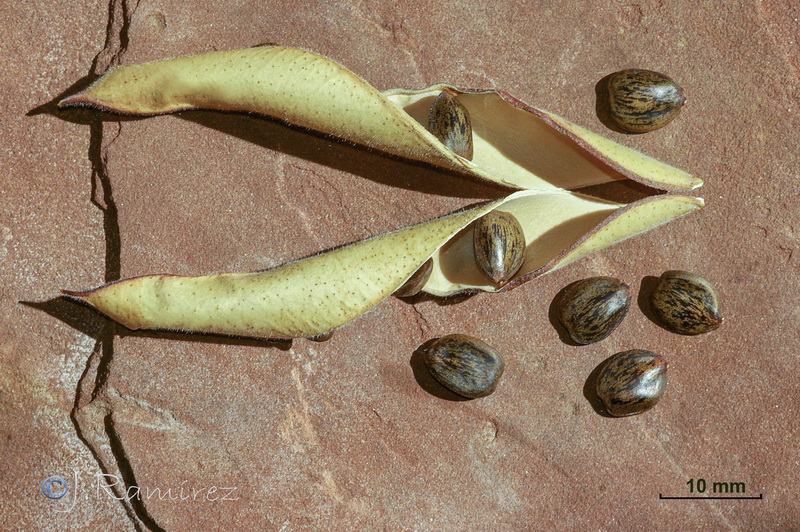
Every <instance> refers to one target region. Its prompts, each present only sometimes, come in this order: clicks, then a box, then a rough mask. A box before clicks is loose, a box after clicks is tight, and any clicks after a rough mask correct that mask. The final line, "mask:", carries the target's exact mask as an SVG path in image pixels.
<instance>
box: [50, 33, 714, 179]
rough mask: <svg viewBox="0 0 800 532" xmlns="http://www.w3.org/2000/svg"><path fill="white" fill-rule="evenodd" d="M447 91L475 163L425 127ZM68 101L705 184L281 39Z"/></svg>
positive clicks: (512, 162) (521, 109) (529, 115)
mask: <svg viewBox="0 0 800 532" xmlns="http://www.w3.org/2000/svg"><path fill="white" fill-rule="evenodd" d="M442 92H447V93H448V94H450V95H453V97H454V98H455V99H456V100H457V101H458V103H459V104H460V105H462V106H463V107H464V108H465V109H466V111H467V113H468V115H469V117H470V120H471V127H472V137H473V147H474V153H473V158H472V161H469V160H467V159H465V158H464V157H461V156H459V155H457V154H455V153H454V152H453V151H452V150H450V149H449V148H447V147H446V146H445V145H444V144H442V143H441V142H440V141H439V140H438V139H437V138H436V136H434V135H433V134H432V133H430V132H429V131H428V130H427V125H428V120H429V111H430V108H431V105H432V103H433V102H434V100H435V99H436V97H438V96H439V95H440V94H441V93H442ZM59 105H60V106H61V107H69V106H89V107H94V108H98V109H103V110H107V111H111V112H116V113H121V114H130V115H157V114H164V113H172V112H176V111H184V110H188V109H210V110H222V111H239V112H246V113H253V114H260V115H266V116H271V117H275V118H278V119H281V120H285V121H286V122H289V123H291V124H294V125H297V126H301V127H305V128H308V129H312V130H315V131H319V132H322V133H325V134H328V135H331V136H333V137H337V138H340V139H343V140H346V141H349V142H353V143H355V144H358V145H362V146H367V147H370V148H374V149H376V150H379V151H382V152H385V153H388V154H391V155H395V156H400V157H404V158H408V159H412V160H416V161H422V162H425V163H428V164H431V165H434V166H439V167H444V168H447V169H450V170H454V171H457V172H461V173H464V174H467V175H470V176H473V177H478V178H481V179H485V180H488V181H492V182H495V183H500V184H503V185H506V186H508V187H512V188H517V189H553V188H556V189H576V188H580V187H585V186H590V185H596V184H600V183H606V182H610V181H614V180H618V179H624V178H628V179H634V180H636V181H638V182H640V183H644V184H647V185H649V186H651V187H654V188H656V189H659V190H675V191H677V190H691V189H694V188H696V187H699V186H701V185H702V181H701V180H700V179H698V178H696V177H694V176H691V175H689V174H687V173H686V172H683V171H681V170H678V169H677V168H673V167H671V166H669V165H666V164H664V163H661V162H659V161H656V160H655V159H652V158H650V157H647V156H646V155H642V154H641V153H639V152H636V151H634V150H631V149H629V148H626V147H624V146H622V145H620V144H617V143H615V142H613V141H611V140H608V139H606V138H604V137H601V136H600V135H597V134H595V133H592V132H590V131H588V130H586V129H583V128H581V127H579V126H577V125H575V124H572V123H571V122H569V121H567V120H565V119H563V118H561V117H558V116H556V115H554V114H552V113H548V112H547V111H543V110H541V109H537V108H534V107H531V106H528V105H526V104H524V103H522V102H521V101H519V100H517V99H516V98H514V97H513V96H510V95H508V94H506V93H504V92H501V91H495V90H461V89H457V88H455V87H451V86H449V85H445V84H440V85H434V86H431V87H428V88H426V89H421V90H406V89H393V90H389V91H385V92H383V93H381V92H378V91H377V90H376V89H375V88H374V87H372V86H371V85H370V84H369V83H367V82H366V81H364V80H363V79H361V78H360V77H358V76H357V75H355V74H354V73H353V72H351V71H350V70H348V69H346V68H345V67H343V66H341V65H339V64H338V63H336V62H335V61H332V60H331V59H328V58H326V57H323V56H321V55H318V54H315V53H313V52H309V51H306V50H299V49H294V48H285V47H282V46H265V47H258V48H248V49H244V50H229V51H219V52H209V53H204V54H198V55H192V56H185V57H178V58H175V59H168V60H164V61H155V62H152V63H144V64H139V65H132V66H126V67H122V68H117V69H115V70H112V71H110V72H108V73H107V74H105V75H104V76H103V77H102V78H100V79H99V80H97V81H96V82H95V83H94V84H93V85H91V86H90V87H89V88H87V89H86V90H85V91H83V92H81V93H79V94H76V95H74V96H71V97H69V98H66V99H64V100H63V101H62V102H61V103H60V104H59Z"/></svg>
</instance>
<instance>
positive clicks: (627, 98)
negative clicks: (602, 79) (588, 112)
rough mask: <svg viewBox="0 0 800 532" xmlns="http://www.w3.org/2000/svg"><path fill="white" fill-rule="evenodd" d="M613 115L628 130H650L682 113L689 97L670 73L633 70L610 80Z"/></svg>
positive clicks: (618, 73) (609, 92)
mask: <svg viewBox="0 0 800 532" xmlns="http://www.w3.org/2000/svg"><path fill="white" fill-rule="evenodd" d="M608 96H609V110H610V112H611V118H613V119H614V121H615V122H616V123H617V125H619V126H620V127H621V128H622V129H624V130H625V131H628V132H630V133H646V132H648V131H654V130H656V129H659V128H662V127H664V126H665V125H667V124H668V123H670V122H671V121H672V120H673V119H674V118H675V117H676V116H678V113H680V110H681V108H682V107H683V104H684V103H685V102H686V98H685V97H684V96H683V89H682V88H681V87H680V86H678V84H677V83H675V82H674V81H672V79H671V78H670V77H669V76H666V75H664V74H662V73H660V72H654V71H652V70H638V69H629V70H621V71H619V72H615V73H614V74H612V75H611V77H610V78H609V79H608Z"/></svg>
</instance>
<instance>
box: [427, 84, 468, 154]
mask: <svg viewBox="0 0 800 532" xmlns="http://www.w3.org/2000/svg"><path fill="white" fill-rule="evenodd" d="M428 131H430V132H431V133H433V134H434V136H436V138H438V139H439V140H440V141H441V142H442V144H444V145H445V146H447V147H448V148H450V149H451V150H452V151H453V152H454V153H456V154H457V155H460V156H461V157H464V158H465V159H470V160H472V121H471V120H470V118H469V112H468V111H467V108H466V107H464V104H462V103H461V102H459V101H458V98H457V97H456V95H455V94H454V93H451V92H449V91H444V92H441V93H440V94H439V96H437V97H436V99H435V100H433V103H432V104H431V108H430V111H429V112H428Z"/></svg>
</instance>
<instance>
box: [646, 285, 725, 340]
mask: <svg viewBox="0 0 800 532" xmlns="http://www.w3.org/2000/svg"><path fill="white" fill-rule="evenodd" d="M650 306H651V308H652V309H653V313H654V314H655V315H656V318H657V319H658V321H659V323H660V324H661V325H662V326H663V327H664V328H666V329H667V330H670V331H672V332H675V333H678V334H687V335H695V334H703V333H707V332H709V331H713V330H714V329H716V328H718V327H719V326H720V325H722V322H723V320H724V318H723V317H722V312H721V310H720V305H719V295H718V294H717V291H716V289H715V288H714V286H713V285H712V284H711V283H710V282H708V281H707V280H706V279H703V278H702V277H700V276H699V275H696V274H694V273H690V272H685V271H679V270H670V271H667V272H664V273H663V274H662V275H661V278H660V279H659V281H658V284H657V285H656V287H655V290H653V293H652V294H651V296H650Z"/></svg>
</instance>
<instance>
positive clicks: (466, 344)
mask: <svg viewBox="0 0 800 532" xmlns="http://www.w3.org/2000/svg"><path fill="white" fill-rule="evenodd" d="M423 360H424V361H425V365H426V366H428V370H429V371H430V372H431V375H433V378H435V379H436V380H437V381H439V383H440V384H441V385H442V386H444V387H445V388H447V389H449V390H450V391H452V392H455V393H457V394H458V395H461V396H463V397H469V398H472V399H475V398H478V397H486V396H487V395H490V394H491V393H492V392H494V391H495V389H496V388H497V384H498V383H499V382H500V377H502V376H503V370H504V369H505V362H504V361H503V357H502V356H500V353H498V352H497V351H496V350H495V349H494V348H493V347H491V346H490V345H489V344H487V343H486V342H484V341H482V340H478V339H477V338H473V337H472V336H467V335H466V334H451V335H449V336H443V337H441V338H439V339H438V340H436V341H435V342H433V343H432V344H431V345H430V347H429V348H428V349H427V350H426V351H425V353H424V356H423Z"/></svg>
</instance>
